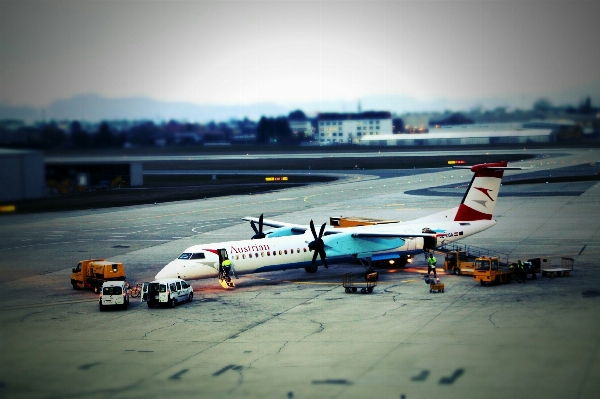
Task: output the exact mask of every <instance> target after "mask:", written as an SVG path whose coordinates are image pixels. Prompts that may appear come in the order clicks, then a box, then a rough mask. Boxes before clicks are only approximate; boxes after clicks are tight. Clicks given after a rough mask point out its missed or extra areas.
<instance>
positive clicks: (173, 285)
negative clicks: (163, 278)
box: [169, 283, 175, 292]
mask: <svg viewBox="0 0 600 399" xmlns="http://www.w3.org/2000/svg"><path fill="white" fill-rule="evenodd" d="M169 289H170V290H171V292H173V291H175V284H173V283H171V284H169Z"/></svg>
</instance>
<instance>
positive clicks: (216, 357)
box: [0, 149, 600, 399]
mask: <svg viewBox="0 0 600 399" xmlns="http://www.w3.org/2000/svg"><path fill="white" fill-rule="evenodd" d="M537 152H540V151H539V150H536V153H537ZM388 155H389V154H388ZM599 160H600V150H597V149H591V150H590V149H560V150H554V151H551V152H550V151H545V155H543V156H540V157H538V158H536V159H534V160H528V161H525V162H523V163H522V165H524V166H531V167H532V168H533V169H530V170H527V171H512V172H507V173H506V174H505V180H506V179H507V178H511V177H513V178H515V177H517V176H518V175H520V174H526V173H532V172H538V173H542V174H544V173H550V172H552V171H553V170H559V169H561V168H564V167H566V166H574V167H577V165H589V164H593V163H596V162H598V161H599ZM518 164H519V163H518V162H516V163H511V165H518ZM423 172H424V173H422V174H416V175H401V176H397V175H393V174H389V175H384V176H380V177H375V178H372V177H369V178H368V179H365V178H363V177H361V175H360V174H356V175H352V176H350V177H347V178H346V179H343V180H340V181H337V182H333V183H327V184H317V185H312V186H308V187H300V188H292V189H286V190H283V191H279V192H273V193H264V194H254V195H247V196H229V197H219V198H211V199H206V200H199V201H182V202H176V203H164V204H158V205H144V206H132V207H127V208H114V209H103V210H94V211H72V212H57V213H45V214H29V215H5V216H3V217H2V218H1V219H0V220H1V221H2V223H1V226H0V235H1V236H2V237H3V240H2V241H1V242H0V300H1V303H2V307H1V308H0V326H1V327H0V342H2V344H1V346H0V356H1V358H2V359H3V361H2V362H1V363H0V397H2V398H69V397H77V398H81V397H86V398H114V397H119V398H121V397H123V398H124V397H132V396H135V397H138V396H139V397H162V396H169V397H182V396H184V395H185V396H188V397H201V398H238V397H246V398H359V397H377V398H401V397H403V396H404V398H406V399H413V398H430V397H443V398H480V397H488V398H506V397H513V398H527V399H529V398H530V397H532V396H535V397H545V398H564V397H572V398H594V397H596V396H597V392H598V391H599V389H600V381H599V380H598V379H597V376H598V375H600V333H599V331H600V319H599V318H598V315H599V314H600V288H598V287H599V285H600V277H598V272H599V271H600V265H599V264H598V258H599V256H600V217H598V215H600V183H589V182H588V183H585V184H582V183H578V182H565V183H552V184H545V183H540V184H520V185H511V186H508V185H506V186H504V187H503V188H502V191H501V196H500V197H499V198H498V204H497V206H496V211H495V215H494V217H495V218H496V219H497V220H498V223H497V225H496V226H494V227H493V228H491V229H489V230H486V231H484V232H482V233H480V234H478V235H475V236H473V237H470V238H468V239H465V240H464V241H462V242H463V243H465V244H470V245H476V246H479V247H485V248H489V249H492V250H495V251H500V252H505V253H510V254H511V259H515V260H516V259H521V258H524V259H525V258H530V257H538V256H545V257H549V258H550V259H552V260H553V261H556V260H558V261H560V258H561V257H563V256H570V257H573V258H574V259H575V265H574V271H573V273H572V275H571V276H569V277H566V278H565V277H563V278H554V279H550V278H542V277H541V276H539V277H538V278H537V279H536V280H528V281H527V283H526V284H517V283H514V282H513V283H511V284H509V285H492V286H480V285H479V284H475V283H474V282H473V281H472V279H471V278H469V277H466V276H454V275H447V276H441V278H442V280H443V282H444V283H445V285H446V289H445V292H444V293H439V294H430V293H429V289H428V286H427V285H425V284H424V283H423V282H422V280H421V277H422V274H423V273H424V272H426V268H425V269H423V268H420V267H416V268H410V269H407V270H402V269H400V270H382V271H381V272H380V281H379V282H378V285H377V287H376V288H375V291H374V292H373V293H372V294H369V295H360V294H346V293H344V290H343V288H342V287H341V282H342V275H343V274H344V273H346V272H354V273H359V272H361V271H363V270H364V269H363V268H362V267H361V266H360V265H357V264H343V265H337V266H333V267H330V269H329V270H323V269H322V268H319V271H318V272H317V273H316V274H314V275H312V274H307V273H305V272H304V270H297V271H291V272H274V273H265V274H257V275H253V276H248V277H242V278H240V279H239V280H236V284H237V288H236V289H235V290H233V291H224V290H223V289H221V288H220V286H219V285H218V283H217V282H216V281H213V280H202V281H192V282H191V283H192V285H193V287H194V301H193V302H192V303H189V304H182V305H180V306H178V307H176V308H175V309H169V308H153V309H149V308H147V307H146V305H145V304H141V303H139V302H132V304H131V305H130V308H129V310H127V311H108V312H102V313H100V312H99V311H98V305H97V296H96V295H94V294H93V293H92V292H86V291H74V290H73V289H72V288H71V286H70V283H69V275H70V273H71V268H72V267H74V266H76V264H77V262H78V261H79V260H81V259H89V258H107V259H110V260H114V261H120V262H123V263H124V264H125V267H126V270H127V275H128V280H129V281H132V282H133V281H149V280H151V279H153V276H154V275H155V274H156V272H157V271H158V270H160V268H162V266H164V265H165V264H166V263H168V262H169V261H171V260H172V259H174V258H176V257H177V256H178V255H179V254H180V253H181V252H182V251H183V250H184V249H185V248H187V247H189V246H191V245H192V244H198V243H208V242H218V241H226V240H233V239H242V238H249V237H251V236H252V235H253V232H252V229H251V227H250V226H249V225H248V224H247V222H243V221H242V220H241V218H242V217H244V216H258V215H259V214H261V213H264V214H265V217H267V218H269V219H275V220H280V221H285V222H294V223H308V222H309V220H311V219H313V220H314V221H315V224H321V223H324V222H328V220H329V217H330V216H340V215H344V216H365V217H373V218H381V219H391V218H393V219H400V220H411V219H415V218H418V217H421V216H425V215H428V214H430V213H434V212H437V211H440V210H443V209H447V208H451V207H454V206H457V205H458V203H459V202H460V196H458V197H457V196H456V195H444V194H440V193H444V192H454V191H456V190H458V191H460V190H463V192H464V188H461V189H459V187H460V186H461V185H464V184H466V183H468V181H470V179H471V173H470V172H469V171H468V170H456V169H448V170H435V171H430V170H424V171H423ZM440 187H441V188H440ZM452 187H457V188H456V189H453V188H452ZM505 189H506V190H505ZM503 191H506V192H507V194H508V195H502V192H503ZM539 192H544V193H545V194H544V195H538V194H537V193H539ZM409 193H418V194H419V195H415V194H409ZM424 194H426V195H424ZM424 264H425V263H424V262H423V261H422V260H421V259H419V262H418V264H417V266H419V265H424Z"/></svg>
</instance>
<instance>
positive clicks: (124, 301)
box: [98, 281, 129, 311]
mask: <svg viewBox="0 0 600 399" xmlns="http://www.w3.org/2000/svg"><path fill="white" fill-rule="evenodd" d="M98 303H99V305H100V311H103V310H104V308H105V306H120V307H121V308H123V309H127V306H129V290H128V289H127V284H126V283H125V281H105V282H104V283H103V284H102V290H100V299H99V301H98Z"/></svg>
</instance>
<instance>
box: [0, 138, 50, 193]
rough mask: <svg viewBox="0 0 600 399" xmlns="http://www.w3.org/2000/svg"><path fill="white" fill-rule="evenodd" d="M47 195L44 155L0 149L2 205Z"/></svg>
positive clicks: (39, 152)
mask: <svg viewBox="0 0 600 399" xmlns="http://www.w3.org/2000/svg"><path fill="white" fill-rule="evenodd" d="M45 194H46V187H45V184H44V153H42V152H41V151H27V150H13V149H6V148H0V205H1V204H2V203H6V202H9V201H20V200H26V199H34V198H42V197H44V195H45Z"/></svg>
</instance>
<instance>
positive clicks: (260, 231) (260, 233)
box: [250, 213, 267, 240]
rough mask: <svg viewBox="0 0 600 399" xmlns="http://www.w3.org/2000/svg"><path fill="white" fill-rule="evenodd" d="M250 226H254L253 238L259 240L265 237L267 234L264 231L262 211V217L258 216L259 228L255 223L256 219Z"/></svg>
mask: <svg viewBox="0 0 600 399" xmlns="http://www.w3.org/2000/svg"><path fill="white" fill-rule="evenodd" d="M250 226H252V229H253V230H254V233H255V234H254V235H253V236H252V240H259V239H261V238H265V237H266V236H267V235H266V234H265V233H263V215H262V213H261V214H260V217H259V218H258V229H257V228H256V224H254V220H251V221H250Z"/></svg>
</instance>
